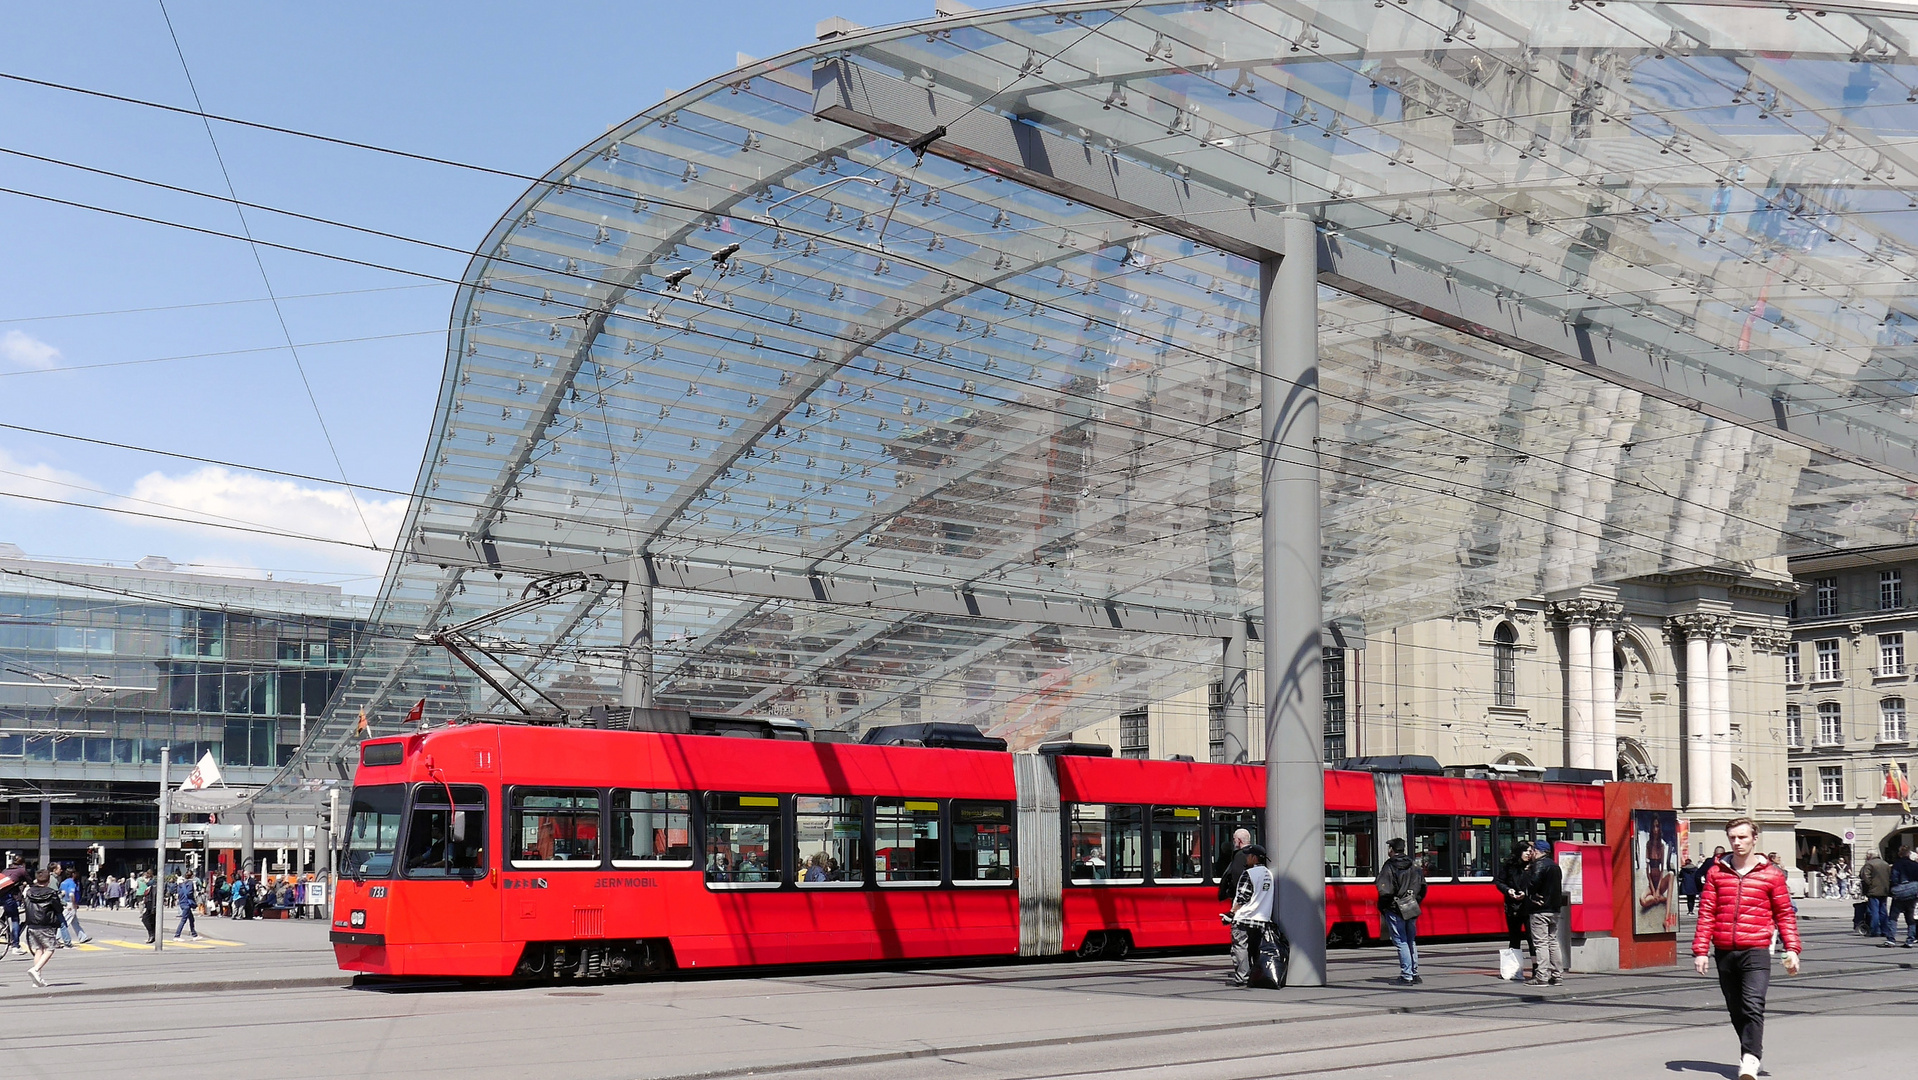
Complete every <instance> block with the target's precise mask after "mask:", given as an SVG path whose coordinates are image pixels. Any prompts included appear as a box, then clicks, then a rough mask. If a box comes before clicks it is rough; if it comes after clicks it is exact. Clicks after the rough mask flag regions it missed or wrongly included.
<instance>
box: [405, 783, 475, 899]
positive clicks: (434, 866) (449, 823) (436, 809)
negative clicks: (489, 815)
mask: <svg viewBox="0 0 1918 1080" xmlns="http://www.w3.org/2000/svg"><path fill="white" fill-rule="evenodd" d="M485 869H486V790H485V789H484V788H480V787H472V786H467V785H461V786H458V787H455V788H454V789H453V805H451V806H448V805H447V803H446V788H445V787H443V786H441V785H439V784H421V785H419V786H418V787H416V788H414V789H413V816H412V818H411V819H410V820H409V821H408V822H407V823H406V876H408V877H415V878H421V877H424V878H432V877H457V878H470V877H473V876H475V875H477V874H480V873H483V872H484V871H485Z"/></svg>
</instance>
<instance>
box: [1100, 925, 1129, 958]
mask: <svg viewBox="0 0 1918 1080" xmlns="http://www.w3.org/2000/svg"><path fill="white" fill-rule="evenodd" d="M1130 955H1132V935H1131V934H1128V933H1126V932H1125V931H1124V930H1117V931H1114V932H1112V933H1110V934H1107V935H1106V942H1105V948H1104V949H1101V950H1100V952H1099V958H1100V959H1102V960H1124V959H1125V958H1126V957H1128V956H1130Z"/></svg>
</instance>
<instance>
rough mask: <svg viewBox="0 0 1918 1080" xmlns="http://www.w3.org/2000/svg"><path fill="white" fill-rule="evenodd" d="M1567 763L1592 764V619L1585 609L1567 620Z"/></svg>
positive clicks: (1590, 765)
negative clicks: (1585, 612)
mask: <svg viewBox="0 0 1918 1080" xmlns="http://www.w3.org/2000/svg"><path fill="white" fill-rule="evenodd" d="M1565 706H1566V707H1565V764H1566V765H1568V766H1570V767H1572V768H1574V769H1589V768H1591V767H1592V620H1591V617H1590V616H1589V615H1586V614H1584V613H1582V612H1580V613H1576V614H1573V615H1571V616H1570V617H1569V618H1568V619H1567V620H1566V623H1565Z"/></svg>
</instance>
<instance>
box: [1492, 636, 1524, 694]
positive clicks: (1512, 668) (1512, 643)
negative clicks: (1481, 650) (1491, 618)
mask: <svg viewBox="0 0 1918 1080" xmlns="http://www.w3.org/2000/svg"><path fill="white" fill-rule="evenodd" d="M1492 703H1493V704H1494V705H1506V706H1513V705H1517V704H1518V631H1517V630H1514V629H1512V624H1511V623H1499V624H1498V629H1497V630H1495V631H1493V632H1492Z"/></svg>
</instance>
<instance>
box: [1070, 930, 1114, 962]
mask: <svg viewBox="0 0 1918 1080" xmlns="http://www.w3.org/2000/svg"><path fill="white" fill-rule="evenodd" d="M1105 951H1106V933H1105V931H1103V930H1092V931H1088V932H1087V934H1086V936H1085V940H1083V941H1081V942H1079V948H1078V949H1077V950H1075V951H1074V952H1073V954H1072V955H1074V956H1076V957H1078V958H1079V959H1081V960H1092V959H1095V958H1097V957H1098V956H1100V955H1102V954H1103V953H1104V952H1105Z"/></svg>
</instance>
